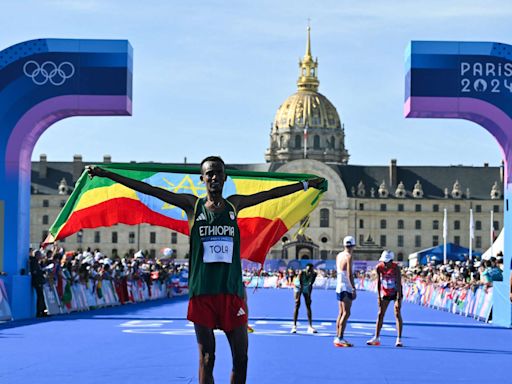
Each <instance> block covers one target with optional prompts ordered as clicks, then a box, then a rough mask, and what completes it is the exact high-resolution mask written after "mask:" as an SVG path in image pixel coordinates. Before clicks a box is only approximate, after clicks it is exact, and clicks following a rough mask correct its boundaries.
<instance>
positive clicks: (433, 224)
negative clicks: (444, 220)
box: [432, 220, 439, 229]
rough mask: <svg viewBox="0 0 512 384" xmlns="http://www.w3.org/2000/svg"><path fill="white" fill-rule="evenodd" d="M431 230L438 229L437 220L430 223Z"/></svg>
mask: <svg viewBox="0 0 512 384" xmlns="http://www.w3.org/2000/svg"><path fill="white" fill-rule="evenodd" d="M432 229H439V220H434V221H433V222H432Z"/></svg>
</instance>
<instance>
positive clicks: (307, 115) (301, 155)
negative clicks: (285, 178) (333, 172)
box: [265, 27, 349, 164]
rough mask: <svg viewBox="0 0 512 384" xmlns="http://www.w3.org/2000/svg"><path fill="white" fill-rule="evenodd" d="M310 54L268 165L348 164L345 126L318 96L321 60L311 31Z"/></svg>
mask: <svg viewBox="0 0 512 384" xmlns="http://www.w3.org/2000/svg"><path fill="white" fill-rule="evenodd" d="M307 31H308V36H307V43H306V54H305V55H304V57H303V58H302V60H301V61H300V62H299V69H300V72H299V79H298V80H297V87H298V89H297V92H295V93H294V94H293V95H291V96H290V97H288V98H287V99H286V100H285V101H284V102H283V103H282V104H281V106H280V107H279V109H278V110H277V113H276V117H275V119H274V123H273V124H272V132H271V133H270V148H269V149H268V150H267V152H266V153H265V160H266V161H267V162H281V161H292V160H297V159H312V160H318V161H322V162H329V163H339V164H347V162H348V158H349V155H348V152H347V150H346V149H345V132H344V126H343V124H342V123H341V121H340V117H339V115H338V112H337V111H336V108H335V107H334V105H333V104H332V103H331V102H330V101H329V99H327V97H325V96H324V95H322V94H321V93H319V92H318V86H319V84H320V82H319V80H318V59H316V60H313V56H312V55H311V35H310V28H309V27H308V30H307Z"/></svg>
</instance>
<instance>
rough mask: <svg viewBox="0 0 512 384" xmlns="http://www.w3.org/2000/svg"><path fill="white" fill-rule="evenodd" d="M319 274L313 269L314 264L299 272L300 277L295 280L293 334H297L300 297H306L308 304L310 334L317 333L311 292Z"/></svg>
mask: <svg viewBox="0 0 512 384" xmlns="http://www.w3.org/2000/svg"><path fill="white" fill-rule="evenodd" d="M316 275H317V273H316V272H315V270H314V269H313V264H311V263H309V264H308V265H306V269H304V270H303V271H300V272H299V276H297V277H296V278H295V282H294V283H295V287H294V289H293V290H294V293H295V310H294V311H293V327H292V330H291V333H297V317H298V315H299V308H300V297H301V296H302V295H303V296H304V301H305V302H306V310H307V314H308V322H309V327H308V333H317V330H316V329H315V328H313V315H312V314H311V292H312V291H313V284H314V283H315V279H316Z"/></svg>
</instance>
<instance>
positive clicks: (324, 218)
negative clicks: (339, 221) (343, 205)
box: [320, 208, 329, 228]
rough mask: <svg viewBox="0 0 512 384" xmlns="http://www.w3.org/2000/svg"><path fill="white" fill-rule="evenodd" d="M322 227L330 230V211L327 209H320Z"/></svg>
mask: <svg viewBox="0 0 512 384" xmlns="http://www.w3.org/2000/svg"><path fill="white" fill-rule="evenodd" d="M320 227H322V228H329V210H328V209H327V208H322V209H320Z"/></svg>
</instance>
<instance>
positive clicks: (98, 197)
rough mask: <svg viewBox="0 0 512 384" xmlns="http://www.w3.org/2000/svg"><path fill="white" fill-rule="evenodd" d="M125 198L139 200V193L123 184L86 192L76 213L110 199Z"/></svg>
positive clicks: (76, 208)
mask: <svg viewBox="0 0 512 384" xmlns="http://www.w3.org/2000/svg"><path fill="white" fill-rule="evenodd" d="M120 197H125V198H127V199H133V200H139V198H138V197H137V192H135V191H134V190H133V189H130V188H128V187H125V186H124V185H121V184H114V185H110V186H108V187H99V188H94V189H90V190H88V191H87V192H85V193H84V194H83V195H82V197H81V198H80V201H79V202H78V204H77V205H76V207H75V209H74V211H79V210H81V209H85V208H89V207H92V206H94V205H97V204H101V203H103V202H105V201H107V200H110V199H118V198H120Z"/></svg>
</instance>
